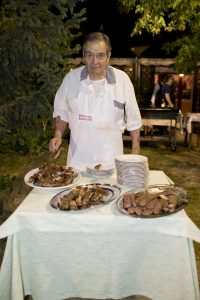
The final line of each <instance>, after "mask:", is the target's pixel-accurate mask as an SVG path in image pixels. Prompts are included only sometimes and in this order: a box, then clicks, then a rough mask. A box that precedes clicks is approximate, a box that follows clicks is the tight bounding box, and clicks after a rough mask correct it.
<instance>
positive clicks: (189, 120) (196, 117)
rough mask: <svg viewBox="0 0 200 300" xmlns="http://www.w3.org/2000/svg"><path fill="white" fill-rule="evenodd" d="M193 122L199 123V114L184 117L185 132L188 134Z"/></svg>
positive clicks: (190, 131)
mask: <svg viewBox="0 0 200 300" xmlns="http://www.w3.org/2000/svg"><path fill="white" fill-rule="evenodd" d="M193 121H196V122H200V113H189V114H188V115H187V116H186V123H187V124H186V126H187V132H188V133H189V134H190V133H192V126H191V123H192V122H193Z"/></svg>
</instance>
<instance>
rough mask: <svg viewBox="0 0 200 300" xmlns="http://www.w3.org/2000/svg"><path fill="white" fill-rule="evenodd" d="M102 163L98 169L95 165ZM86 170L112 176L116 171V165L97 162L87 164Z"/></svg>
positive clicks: (97, 174) (95, 174)
mask: <svg viewBox="0 0 200 300" xmlns="http://www.w3.org/2000/svg"><path fill="white" fill-rule="evenodd" d="M98 164H99V165H100V168H99V169H96V168H95V166H97V165H98ZM86 171H87V172H88V173H89V174H91V175H93V176H110V175H112V174H113V173H114V171H115V166H114V165H111V164H106V163H96V164H90V165H88V166H87V168H86Z"/></svg>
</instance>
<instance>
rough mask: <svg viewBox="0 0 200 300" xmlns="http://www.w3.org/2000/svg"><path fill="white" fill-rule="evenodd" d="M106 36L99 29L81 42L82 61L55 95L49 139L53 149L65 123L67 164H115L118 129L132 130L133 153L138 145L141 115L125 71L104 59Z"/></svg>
mask: <svg viewBox="0 0 200 300" xmlns="http://www.w3.org/2000/svg"><path fill="white" fill-rule="evenodd" d="M110 55H111V46H110V40H109V38H108V37H107V35H105V34H102V33H100V32H94V33H91V34H89V35H88V36H87V37H86V38H85V41H84V44H83V62H84V64H85V65H84V66H82V67H79V68H77V69H74V70H72V71H70V72H69V73H68V74H67V75H66V76H65V78H64V80H63V82H62V84H61V86H60V88H59V90H58V91H57V93H56V97H55V101H54V112H53V117H54V118H56V129H55V134H54V137H53V139H51V140H50V142H49V149H50V151H51V152H54V151H56V150H57V149H58V148H59V146H60V144H61V142H62V135H63V133H64V130H65V128H66V127H67V125H68V126H69V129H70V143H69V150H68V158H67V165H68V166H72V167H76V168H78V169H80V170H84V169H85V167H86V166H87V165H88V164H92V163H94V164H95V163H99V162H100V163H101V162H102V163H108V164H114V158H115V156H117V155H119V154H122V153H123V140H122V133H123V132H124V130H125V129H127V130H128V131H130V135H131V136H132V153H134V154H139V151H140V141H139V137H140V127H141V125H142V123H141V116H140V111H139V108H138V105H137V101H136V98H135V92H134V88H133V85H132V83H131V81H130V79H129V77H128V75H127V74H126V73H125V72H123V71H121V70H118V69H116V68H113V67H111V66H110V65H109V60H110Z"/></svg>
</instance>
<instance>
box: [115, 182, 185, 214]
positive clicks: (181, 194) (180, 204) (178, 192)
mask: <svg viewBox="0 0 200 300" xmlns="http://www.w3.org/2000/svg"><path fill="white" fill-rule="evenodd" d="M167 188H170V189H172V191H174V193H175V194H176V195H177V196H178V197H179V201H178V204H177V206H176V208H175V210H174V211H173V212H164V211H162V213H160V214H158V215H153V214H152V215H149V216H144V215H137V214H136V213H134V214H129V213H128V211H127V210H126V209H125V208H124V206H123V198H124V196H125V195H126V194H135V195H136V194H137V193H139V192H145V191H148V193H152V194H154V193H155V194H156V193H159V192H162V191H164V190H166V189H167ZM190 200H191V198H190V196H189V195H188V192H187V191H186V190H184V189H183V188H179V187H171V186H169V187H166V186H159V187H151V188H147V189H137V190H129V191H128V192H125V193H124V194H122V195H121V196H120V197H119V198H118V199H117V201H116V205H117V208H118V210H119V211H120V212H121V213H122V214H125V215H127V216H129V217H133V218H143V219H150V218H160V217H166V216H169V215H172V214H175V213H177V212H179V211H180V210H182V209H184V208H185V207H186V206H187V205H188V203H189V202H190Z"/></svg>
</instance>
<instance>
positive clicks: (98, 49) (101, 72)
mask: <svg viewBox="0 0 200 300" xmlns="http://www.w3.org/2000/svg"><path fill="white" fill-rule="evenodd" d="M83 55H84V56H83V62H84V63H85V64H86V66H87V69H88V72H89V76H90V79H92V80H98V79H102V78H104V77H105V69H106V67H107V65H108V63H109V60H110V54H109V53H108V51H107V47H106V44H105V42H104V41H94V42H87V43H86V44H85V47H84V54H83Z"/></svg>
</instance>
